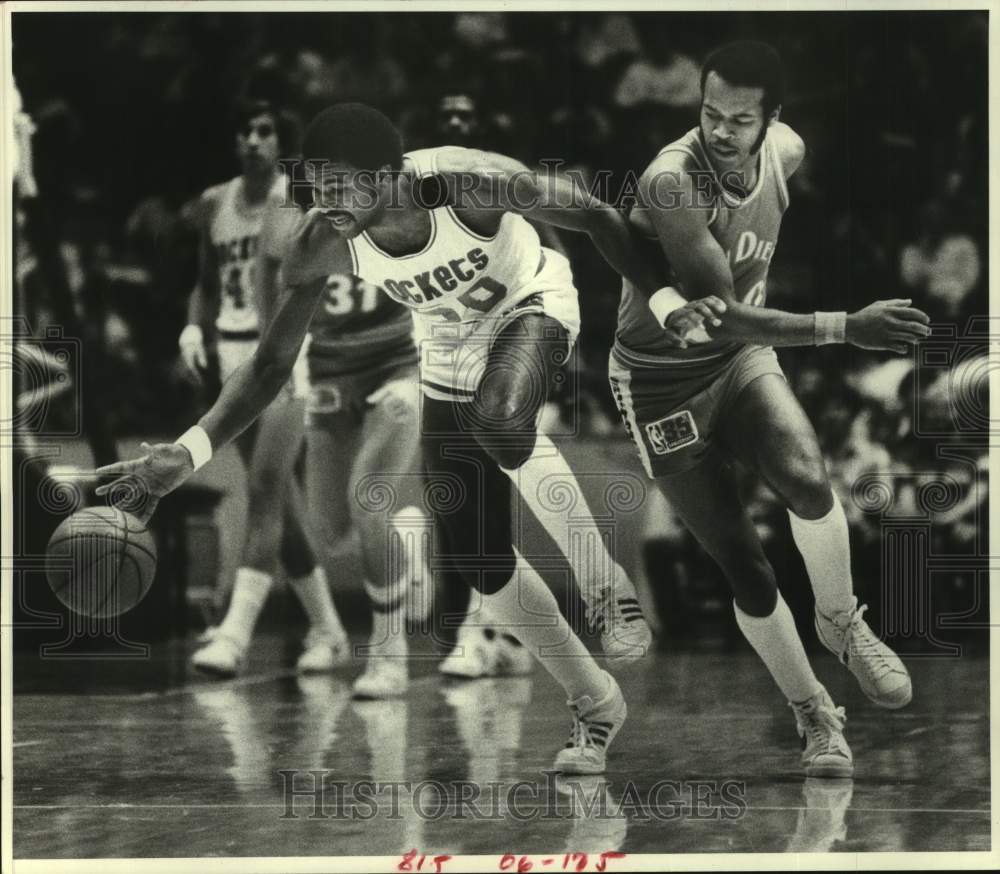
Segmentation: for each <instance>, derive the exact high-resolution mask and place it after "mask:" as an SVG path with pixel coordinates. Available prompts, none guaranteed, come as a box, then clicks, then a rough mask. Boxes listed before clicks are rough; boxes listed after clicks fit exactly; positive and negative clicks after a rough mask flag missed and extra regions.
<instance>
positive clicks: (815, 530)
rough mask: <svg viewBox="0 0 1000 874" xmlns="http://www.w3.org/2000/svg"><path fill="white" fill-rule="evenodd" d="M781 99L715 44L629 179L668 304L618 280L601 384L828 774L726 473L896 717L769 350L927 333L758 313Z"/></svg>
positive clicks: (828, 760) (772, 57) (811, 452)
mask: <svg viewBox="0 0 1000 874" xmlns="http://www.w3.org/2000/svg"><path fill="white" fill-rule="evenodd" d="M782 83H783V77H782V71H781V64H780V60H779V59H778V56H777V54H776V52H775V51H774V50H773V49H772V48H771V47H770V46H767V45H765V44H763V43H755V42H741V43H734V44H731V45H727V46H724V47H723V48H721V49H719V50H717V51H716V52H714V53H713V54H712V55H710V56H709V58H708V59H707V61H706V62H705V65H704V67H703V70H702V106H701V123H700V126H699V127H698V128H695V129H693V130H691V131H690V132H689V133H687V134H686V135H685V136H683V137H681V139H679V140H677V141H676V142H674V143H671V144H670V145H668V146H666V147H665V148H664V149H663V150H662V151H661V152H660V153H659V155H657V157H656V158H655V159H654V161H653V162H652V164H650V166H649V167H648V168H647V169H646V171H645V173H644V174H643V176H642V177H641V179H640V185H639V199H638V200H639V202H638V203H637V205H636V208H635V209H634V210H633V212H632V213H631V216H630V220H631V222H632V224H633V226H634V227H635V228H636V229H637V230H638V231H639V232H640V233H641V234H643V235H644V236H646V237H648V238H649V239H651V240H658V241H659V244H660V246H661V247H662V253H665V254H666V258H667V262H668V264H669V269H670V271H672V275H671V279H672V282H673V283H674V284H676V285H677V286H678V287H679V288H680V291H681V292H683V297H681V295H680V294H678V292H677V291H676V290H674V289H669V288H668V289H662V290H660V291H658V292H657V293H656V294H655V295H654V296H653V298H652V299H650V300H647V299H646V297H645V296H643V295H642V294H641V293H638V292H637V291H636V289H635V288H634V287H633V286H632V285H631V284H630V283H629V282H627V281H626V283H625V287H624V294H623V297H622V302H621V307H620V311H619V324H618V332H617V338H616V343H615V346H614V349H613V350H612V355H611V363H610V379H611V386H612V390H613V392H614V395H615V398H616V400H617V402H618V405H619V408H620V409H621V412H622V416H623V418H624V420H625V423H626V426H627V429H628V431H629V433H630V434H631V437H632V439H633V440H634V441H635V443H636V445H637V447H638V448H639V454H640V456H641V458H642V461H643V464H644V466H645V468H646V472H647V473H648V474H649V476H651V477H655V478H656V479H657V481H658V483H659V485H660V488H661V489H662V491H663V493H664V495H666V497H667V498H668V499H669V500H670V502H671V503H672V504H673V506H674V508H675V509H676V510H677V512H678V513H679V514H680V516H681V518H682V520H683V521H684V523H685V524H686V525H687V526H688V528H689V529H690V530H691V531H692V533H693V534H694V535H695V537H696V538H697V539H698V541H699V542H700V543H701V544H702V546H703V547H704V548H705V549H706V551H707V552H708V553H709V554H710V555H711V556H712V557H713V558H714V559H715V560H716V561H717V562H718V563H719V565H720V566H721V567H722V569H723V571H724V572H725V574H726V577H727V579H728V580H729V583H730V585H731V586H732V588H733V592H734V595H735V603H734V608H735V611H736V619H737V622H738V623H739V626H740V628H741V629H742V631H743V633H744V634H745V635H746V637H747V639H748V640H749V641H750V644H751V645H752V646H753V648H754V649H755V650H756V651H757V653H758V654H759V655H760V657H761V658H762V659H763V661H764V663H765V665H766V666H767V668H768V669H769V670H770V672H771V674H772V676H773V677H774V679H775V681H776V683H777V684H778V686H779V688H780V689H781V691H782V693H783V694H784V695H785V697H786V698H787V699H788V701H789V702H790V703H791V706H792V709H793V710H794V712H795V718H796V724H797V728H798V732H799V734H800V735H801V736H802V737H803V738H804V741H805V750H804V752H803V758H802V760H803V764H804V766H805V769H806V773H807V774H809V775H814V776H844V775H849V774H851V773H852V772H853V761H852V755H851V751H850V748H849V747H848V745H847V742H846V740H845V739H844V736H843V725H844V720H845V717H844V711H843V708H841V707H835V706H834V704H833V701H832V700H831V699H830V696H829V695H828V694H827V692H826V690H825V689H824V688H823V686H822V685H821V684H820V682H819V680H817V679H816V677H815V675H814V674H813V672H812V669H811V668H810V666H809V662H808V660H807V659H806V654H805V651H804V649H803V646H802V643H801V641H800V639H799V636H798V634H797V633H796V629H795V624H794V622H793V620H792V614H791V612H790V611H789V609H788V606H787V605H786V604H785V602H784V600H783V599H782V597H781V595H780V593H779V592H778V589H777V587H776V585H775V578H774V571H773V569H772V568H771V566H770V565H769V564H768V562H767V559H766V558H765V557H764V552H763V550H762V548H761V544H760V541H759V539H758V537H757V534H756V531H755V529H754V526H753V524H752V523H751V520H750V518H749V516H748V515H747V513H746V511H745V510H744V508H743V507H742V506H741V505H740V502H739V500H738V498H737V491H736V487H735V483H734V480H733V477H732V474H731V468H730V466H729V464H728V459H730V458H731V457H733V456H735V457H737V458H739V459H740V460H742V461H743V462H744V463H746V464H747V465H749V467H751V468H752V469H753V470H755V471H756V472H757V473H758V474H759V475H760V476H761V477H762V478H763V480H764V481H765V482H766V483H767V484H768V485H769V486H770V487H771V488H772V489H773V490H774V492H775V493H776V494H777V495H778V497H779V499H780V500H781V501H782V502H783V503H784V504H785V506H786V507H787V508H788V515H789V519H790V521H791V526H792V534H793V536H794V539H795V543H796V544H797V546H798V548H799V551H800V552H801V553H802V557H803V559H804V560H805V565H806V569H807V571H808V573H809V579H810V581H811V583H812V588H813V591H814V593H815V597H816V629H817V632H818V634H819V637H820V639H821V640H822V641H823V643H824V645H825V646H826V647H827V648H828V649H830V650H831V651H832V652H834V653H836V655H837V656H838V658H840V659H841V661H843V662H844V664H846V665H847V667H848V668H849V669H850V670H851V672H852V673H853V674H854V675H855V676H856V677H857V679H858V681H859V682H860V684H861V688H862V690H863V691H864V692H865V694H866V695H867V696H868V697H869V698H871V699H872V700H873V701H874V702H875V703H876V704H879V705H880V706H883V707H890V708H896V707H902V706H904V705H905V704H907V703H908V702H909V700H910V697H911V694H912V693H911V685H910V677H909V674H908V673H907V671H906V668H905V667H904V666H903V664H902V662H901V661H900V660H899V658H898V657H897V656H896V655H895V654H894V653H893V652H892V651H891V650H890V649H889V648H888V647H887V646H885V645H884V644H882V643H881V642H880V641H879V640H878V639H877V638H876V637H875V635H874V634H873V633H872V631H871V629H870V628H869V627H868V625H867V624H866V623H865V622H864V620H863V619H862V614H863V613H864V610H865V607H858V605H857V599H856V598H855V596H854V595H853V592H852V581H851V571H850V550H849V545H848V532H847V522H846V520H845V518H844V513H843V509H842V508H841V506H840V504H839V502H838V501H837V498H836V496H835V494H834V493H833V491H832V490H831V488H830V483H829V480H828V479H827V473H826V469H825V467H824V462H823V457H822V455H821V454H820V449H819V446H818V444H817V440H816V434H815V432H814V431H813V428H812V425H811V424H810V423H809V421H808V419H807V418H806V416H805V414H804V413H803V411H802V408H801V406H800V405H799V403H798V401H797V400H796V398H795V397H794V395H793V394H792V392H791V390H790V389H789V387H788V384H787V383H786V381H785V379H784V376H783V375H782V372H781V368H780V367H779V365H778V361H777V358H776V356H775V353H774V350H773V349H772V348H771V347H772V346H795V345H808V344H813V343H815V344H824V343H833V342H840V343H843V342H848V343H853V344H854V345H856V346H860V347H862V348H866V349H888V350H895V351H899V352H903V351H905V350H906V349H907V344H911V343H915V342H917V341H918V340H919V339H920V338H922V337H924V336H926V334H927V333H928V331H929V329H928V328H927V327H926V323H927V321H928V319H927V316H926V315H924V314H923V313H922V312H920V311H919V310H915V309H912V308H910V307H909V301H903V300H891V301H881V302H878V303H873V304H871V305H870V306H868V307H866V308H865V309H863V310H861V311H859V312H857V313H853V314H852V315H850V316H845V314H844V313H815V314H809V315H798V314H792V313H786V312H781V311H778V310H774V309H769V308H765V307H764V299H765V284H766V280H767V271H768V264H769V262H770V260H771V257H772V255H773V254H774V247H775V244H776V243H777V240H778V230H779V227H780V224H781V218H782V214H783V213H784V211H785V208H786V207H787V205H788V189H787V186H786V180H787V179H788V177H789V176H791V175H792V173H794V172H795V169H796V168H797V167H798V165H799V162H800V161H801V160H802V158H803V155H804V146H803V143H802V140H801V139H800V138H799V137H798V136H797V135H796V134H795V133H794V131H792V130H791V128H789V127H788V126H787V125H784V124H781V123H779V122H778V114H779V112H780V109H781V100H782V93H783V84H782ZM661 263H662V255H661ZM684 298H687V299H689V300H690V303H688V302H686V301H685V299H684ZM651 310H652V312H651ZM720 317H721V319H720ZM664 326H665V329H666V330H664Z"/></svg>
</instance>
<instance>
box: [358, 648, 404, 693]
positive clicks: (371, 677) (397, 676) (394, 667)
mask: <svg viewBox="0 0 1000 874" xmlns="http://www.w3.org/2000/svg"><path fill="white" fill-rule="evenodd" d="M408 685H409V678H408V676H407V670H406V659H405V657H404V658H395V657H389V656H374V657H372V658H369V660H368V666H367V667H366V668H365V672H364V673H363V674H362V675H361V676H360V677H358V678H357V679H356V680H355V681H354V687H353V689H352V692H353V695H354V697H355V698H396V697H398V696H400V695H405V694H406V688H407V686H408Z"/></svg>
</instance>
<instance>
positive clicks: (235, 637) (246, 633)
mask: <svg viewBox="0 0 1000 874" xmlns="http://www.w3.org/2000/svg"><path fill="white" fill-rule="evenodd" d="M272 583H273V580H272V579H271V575H270V574H266V573H264V572H263V571H259V570H257V569H256V568H252V567H241V568H237V569H236V580H235V581H234V582H233V592H232V595H231V596H230V598H229V609H228V610H226V616H225V618H224V619H223V620H222V623H221V624H220V625H219V634H221V635H223V636H225V637H228V638H229V639H230V640H232V641H235V642H236V643H238V644H239V645H240V646H241V647H242V648H243V649H246V648H247V646H248V645H249V644H250V638H251V637H253V630H254V626H255V625H256V624H257V617H258V616H260V611H261V610H262V609H264V602H265V601H267V596H268V594H269V593H270V591H271V585H272Z"/></svg>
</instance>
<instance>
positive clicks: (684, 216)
mask: <svg viewBox="0 0 1000 874" xmlns="http://www.w3.org/2000/svg"><path fill="white" fill-rule="evenodd" d="M799 142H801V141H799ZM800 157H801V156H800ZM675 161H676V158H675V157H673V156H664V159H662V161H661V162H656V163H654V164H653V165H652V166H651V167H650V170H649V171H647V173H645V174H644V175H643V179H642V180H640V185H639V196H640V198H641V199H642V201H643V202H644V203H645V204H647V205H649V206H650V208H649V215H650V219H651V221H652V224H653V227H654V229H655V230H656V234H657V237H658V238H659V241H660V245H661V246H662V248H663V251H664V254H665V255H666V257H667V260H668V261H669V262H670V265H671V267H672V268H673V270H674V273H675V275H676V276H677V279H678V282H679V285H680V291H681V292H683V296H682V295H681V294H680V293H679V292H678V291H677V290H675V289H666V290H664V291H662V292H660V293H658V298H659V301H657V300H654V301H652V302H651V306H652V307H653V310H654V312H656V313H657V315H658V317H661V319H662V323H663V326H664V329H665V330H666V332H667V334H668V336H669V337H670V338H671V339H672V340H673V341H674V342H675V343H676V344H677V345H678V346H681V347H686V346H687V344H688V343H689V342H706V341H707V340H709V339H713V340H714V339H728V340H742V341H746V342H752V343H759V344H761V345H767V346H811V345H820V344H823V343H835V342H840V343H844V342H847V343H851V344H853V345H855V346H860V347H861V348H863V349H887V350H892V351H895V352H905V351H906V349H907V345H908V344H912V343H916V342H917V341H919V340H920V339H922V338H923V337H926V336H927V335H928V334H929V333H930V328H929V327H928V326H927V324H928V322H929V319H928V317H927V315H926V314H925V313H923V312H921V311H920V310H918V309H915V308H913V307H911V306H910V303H911V302H910V301H909V300H884V301H876V302H875V303H872V304H869V305H868V306H867V307H865V308H864V309H861V310H859V311H858V312H856V313H851V314H850V315H848V314H846V313H789V312H785V311H783V310H778V309H774V308H771V307H760V306H753V305H751V304H747V303H743V302H742V301H738V300H736V297H735V293H734V289H733V275H732V271H731V270H730V267H729V260H728V259H727V257H726V254H725V252H724V251H723V250H722V247H721V246H720V245H719V243H718V242H717V241H716V239H715V238H714V237H713V236H712V234H711V232H710V231H709V219H710V216H711V211H710V210H709V209H708V208H707V207H706V206H704V205H702V204H703V202H704V198H703V196H702V197H701V200H699V192H698V191H697V190H696V182H695V180H694V179H693V178H692V176H691V174H689V173H687V172H685V171H684V170H683V169H682V168H681V167H680V166H678V165H677V164H676V163H673V162H675ZM795 163H797V162H795ZM658 164H659V166H658ZM786 173H788V166H787V165H786ZM789 175H790V174H789ZM685 299H686V300H685ZM657 303H660V306H659V307H658V306H657ZM722 316H724V318H720V317H722Z"/></svg>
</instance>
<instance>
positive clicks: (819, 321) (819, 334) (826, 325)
mask: <svg viewBox="0 0 1000 874" xmlns="http://www.w3.org/2000/svg"><path fill="white" fill-rule="evenodd" d="M813 338H814V342H815V343H816V345H817V346H826V345H827V344H829V343H844V342H846V340H847V313H816V321H815V327H814V328H813Z"/></svg>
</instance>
